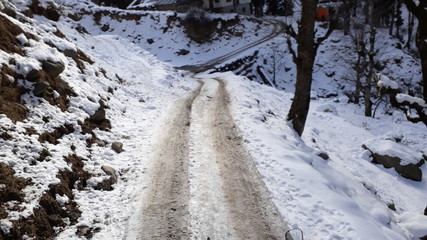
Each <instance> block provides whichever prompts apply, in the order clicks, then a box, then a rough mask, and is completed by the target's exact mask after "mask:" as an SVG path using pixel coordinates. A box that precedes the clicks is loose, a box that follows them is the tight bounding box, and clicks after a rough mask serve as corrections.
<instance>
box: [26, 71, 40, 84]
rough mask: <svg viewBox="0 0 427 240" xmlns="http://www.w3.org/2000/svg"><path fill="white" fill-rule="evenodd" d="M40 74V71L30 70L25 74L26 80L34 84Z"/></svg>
mask: <svg viewBox="0 0 427 240" xmlns="http://www.w3.org/2000/svg"><path fill="white" fill-rule="evenodd" d="M40 76H41V73H40V70H37V69H32V70H31V71H30V72H28V73H27V76H26V79H27V80H28V81H31V82H35V81H37V80H39V79H40Z"/></svg>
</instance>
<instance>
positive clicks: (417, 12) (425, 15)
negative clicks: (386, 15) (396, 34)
mask: <svg viewBox="0 0 427 240" xmlns="http://www.w3.org/2000/svg"><path fill="white" fill-rule="evenodd" d="M403 2H404V3H405V5H406V7H407V8H408V10H409V11H410V12H411V13H412V14H414V16H415V18H417V20H418V29H417V36H416V40H415V41H416V46H417V48H418V52H419V54H420V59H421V68H422V73H423V79H422V86H423V99H424V101H427V28H426V26H427V9H426V7H427V1H418V0H403Z"/></svg>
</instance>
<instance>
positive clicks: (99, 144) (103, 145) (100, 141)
mask: <svg viewBox="0 0 427 240" xmlns="http://www.w3.org/2000/svg"><path fill="white" fill-rule="evenodd" d="M94 143H96V144H98V146H100V147H105V146H106V145H107V142H105V141H104V140H101V139H98V138H97V139H95V142H94Z"/></svg>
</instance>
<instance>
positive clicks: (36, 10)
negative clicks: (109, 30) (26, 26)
mask: <svg viewBox="0 0 427 240" xmlns="http://www.w3.org/2000/svg"><path fill="white" fill-rule="evenodd" d="M25 14H27V16H32V15H33V14H36V15H41V16H44V17H46V18H47V19H49V20H52V21H55V22H57V21H58V20H59V18H60V17H61V14H60V12H59V10H58V9H56V8H55V7H54V6H53V4H50V3H49V6H48V7H47V8H43V7H41V6H40V2H39V1H38V0H32V4H31V5H30V6H29V10H28V11H27V12H26V13H25Z"/></svg>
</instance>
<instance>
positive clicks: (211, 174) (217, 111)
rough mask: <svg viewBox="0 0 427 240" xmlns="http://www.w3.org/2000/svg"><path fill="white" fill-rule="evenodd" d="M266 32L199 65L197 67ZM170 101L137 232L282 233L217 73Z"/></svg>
mask: <svg viewBox="0 0 427 240" xmlns="http://www.w3.org/2000/svg"><path fill="white" fill-rule="evenodd" d="M274 26H275V29H274V31H273V33H272V35H270V36H268V37H266V38H264V39H261V40H259V41H257V42H255V43H253V44H250V45H248V46H246V47H244V48H241V49H238V50H236V51H233V52H231V53H229V54H227V55H225V56H223V57H221V58H217V59H214V60H211V61H209V62H206V63H204V64H201V65H199V66H191V67H189V66H187V67H185V68H183V69H186V70H190V71H192V72H203V71H206V70H207V69H209V68H211V67H212V66H214V65H216V64H218V63H220V62H223V61H225V60H227V59H230V58H232V57H234V56H236V55H238V54H240V53H242V52H243V51H245V50H247V49H249V48H252V47H254V46H256V45H258V44H261V43H263V42H266V41H268V40H270V39H271V38H273V37H275V36H277V35H278V34H279V33H280V32H281V31H282V27H281V25H280V24H278V23H275V24H274ZM196 80H198V81H199V82H200V85H199V87H197V88H196V89H195V90H193V92H192V94H190V96H188V97H186V98H183V99H179V100H178V101H177V102H175V103H174V105H173V107H172V109H171V111H170V113H169V114H168V117H167V119H166V120H165V122H164V124H163V126H164V127H163V129H162V131H161V132H160V133H159V135H158V138H157V141H156V142H155V144H154V145H153V151H154V152H155V154H154V156H155V157H154V159H152V161H153V166H152V167H151V169H150V172H151V175H150V177H151V184H150V186H149V187H148V188H147V189H146V191H145V192H144V197H143V207H142V209H143V210H142V229H141V230H142V231H141V236H142V239H159V240H160V239H162V240H164V239H183V240H187V239H203V240H206V239H212V240H213V239H227V240H231V239H253V240H261V239H262V240H269V239H271V240H276V239H277V240H279V239H284V235H285V231H286V230H287V226H286V224H285V223H284V222H283V221H282V218H281V216H280V214H279V213H278V211H277V209H276V207H275V206H274V204H273V203H272V201H271V200H270V197H269V192H268V190H267V188H266V186H265V185H264V182H263V181H262V179H261V177H260V176H259V173H258V171H257V170H256V168H255V166H254V164H253V161H252V159H251V158H250V156H249V154H248V153H247V151H246V149H245V147H244V144H243V142H242V138H241V137H240V136H239V132H238V129H237V128H236V126H235V123H234V122H233V119H232V117H231V114H230V110H229V103H230V101H229V96H228V93H227V91H226V89H225V87H226V86H225V81H224V80H222V79H196Z"/></svg>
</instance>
